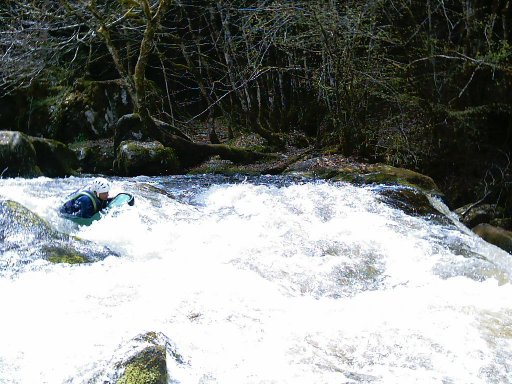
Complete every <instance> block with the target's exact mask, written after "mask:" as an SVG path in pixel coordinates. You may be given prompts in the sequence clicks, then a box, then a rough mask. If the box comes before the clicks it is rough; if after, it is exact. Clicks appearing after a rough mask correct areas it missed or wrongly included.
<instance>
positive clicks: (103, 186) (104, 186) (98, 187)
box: [91, 177, 110, 194]
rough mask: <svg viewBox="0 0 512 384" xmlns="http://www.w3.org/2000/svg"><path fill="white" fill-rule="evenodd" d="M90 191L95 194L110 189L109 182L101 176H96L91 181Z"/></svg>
mask: <svg viewBox="0 0 512 384" xmlns="http://www.w3.org/2000/svg"><path fill="white" fill-rule="evenodd" d="M91 191H93V192H96V193H97V194H100V193H104V192H108V191H110V183H109V181H108V180H107V179H105V178H103V177H97V178H96V179H94V180H93V181H92V183H91Z"/></svg>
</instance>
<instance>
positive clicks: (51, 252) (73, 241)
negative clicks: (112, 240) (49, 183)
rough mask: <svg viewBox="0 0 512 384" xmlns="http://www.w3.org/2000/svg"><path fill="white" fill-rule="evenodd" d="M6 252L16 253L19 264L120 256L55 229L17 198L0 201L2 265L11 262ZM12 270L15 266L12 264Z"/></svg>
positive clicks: (86, 261) (79, 260) (92, 259)
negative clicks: (7, 258)
mask: <svg viewBox="0 0 512 384" xmlns="http://www.w3.org/2000/svg"><path fill="white" fill-rule="evenodd" d="M6 254H15V255H16V264H17V265H18V267H21V266H22V265H25V264H28V263H30V262H31V261H34V260H37V259H44V260H48V261H50V262H53V263H71V264H75V263H90V262H93V261H97V260H102V259H104V258H106V257H108V256H116V255H117V254H116V253H115V252H112V251H111V250H109V249H108V248H106V247H102V246H99V245H97V244H94V243H93V242H90V241H86V240H82V239H79V238H76V237H73V236H70V235H68V234H65V233H62V232H59V231H57V230H55V229H54V228H53V227H52V226H51V225H50V224H49V223H48V222H47V221H46V220H44V219H43V218H41V217H40V216H38V215H37V214H35V213H34V212H32V211H30V210H29V209H27V208H26V207H24V206H23V205H21V204H19V203H17V202H15V201H12V200H0V265H1V264H3V263H7V262H8V261H7V260H6V259H5V258H2V255H3V256H5V255H6ZM1 269H2V268H0V270H1ZM10 269H12V270H15V269H16V266H13V265H10Z"/></svg>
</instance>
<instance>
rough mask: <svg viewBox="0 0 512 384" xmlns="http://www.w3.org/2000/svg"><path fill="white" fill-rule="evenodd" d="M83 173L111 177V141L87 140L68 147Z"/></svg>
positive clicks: (112, 153) (112, 157) (112, 158)
mask: <svg viewBox="0 0 512 384" xmlns="http://www.w3.org/2000/svg"><path fill="white" fill-rule="evenodd" d="M69 147H70V149H71V150H72V151H73V152H74V153H75V155H76V157H77V158H78V162H79V166H80V169H81V171H82V172H85V173H101V174H104V175H111V174H112V173H113V170H112V164H113V162H114V146H113V141H112V140H111V139H102V140H88V141H82V142H76V143H73V144H70V145H69Z"/></svg>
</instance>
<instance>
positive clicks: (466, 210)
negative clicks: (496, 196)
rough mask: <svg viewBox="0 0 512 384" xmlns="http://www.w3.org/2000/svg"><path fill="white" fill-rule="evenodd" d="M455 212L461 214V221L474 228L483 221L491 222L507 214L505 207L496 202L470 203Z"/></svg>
mask: <svg viewBox="0 0 512 384" xmlns="http://www.w3.org/2000/svg"><path fill="white" fill-rule="evenodd" d="M455 213H457V215H459V219H460V221H461V222H462V223H463V224H464V225H466V226H467V227H468V228H473V227H475V226H477V225H478V224H482V223H490V222H491V221H493V220H495V219H500V218H503V216H504V214H505V212H504V210H503V208H500V207H498V206H497V205H496V204H480V205H477V206H474V204H469V205H466V206H464V207H461V208H457V209H456V210H455Z"/></svg>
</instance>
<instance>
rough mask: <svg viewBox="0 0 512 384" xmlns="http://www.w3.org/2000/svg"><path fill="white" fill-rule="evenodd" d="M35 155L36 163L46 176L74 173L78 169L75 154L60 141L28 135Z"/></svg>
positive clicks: (61, 175)
mask: <svg viewBox="0 0 512 384" xmlns="http://www.w3.org/2000/svg"><path fill="white" fill-rule="evenodd" d="M30 141H31V143H32V145H33V146H34V149H35V151H36V157H37V165H38V166H39V168H40V169H41V171H42V173H43V174H44V175H45V176H48V177H64V176H70V175H75V174H76V173H77V169H78V159H77V156H76V154H75V153H74V152H73V151H72V150H71V149H69V147H68V146H67V145H66V144H64V143H61V142H60V141H56V140H51V139H44V138H40V137H30Z"/></svg>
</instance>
